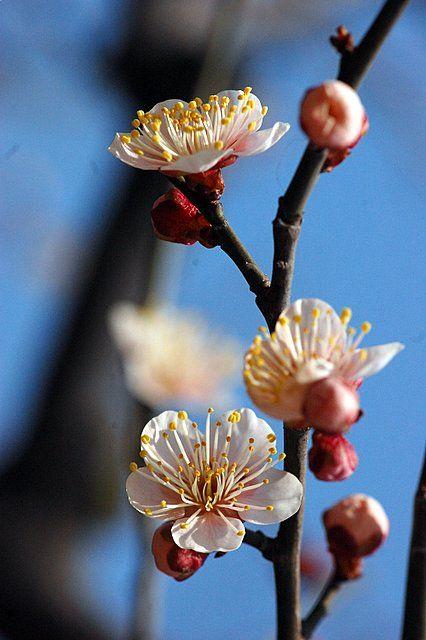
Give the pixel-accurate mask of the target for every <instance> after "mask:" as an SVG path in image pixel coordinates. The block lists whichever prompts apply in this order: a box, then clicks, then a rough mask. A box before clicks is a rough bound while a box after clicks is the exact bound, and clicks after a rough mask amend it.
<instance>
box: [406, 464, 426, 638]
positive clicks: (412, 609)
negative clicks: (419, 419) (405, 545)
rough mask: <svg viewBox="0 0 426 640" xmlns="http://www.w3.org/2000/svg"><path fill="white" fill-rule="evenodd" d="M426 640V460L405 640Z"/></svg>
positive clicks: (417, 510) (415, 523)
mask: <svg viewBox="0 0 426 640" xmlns="http://www.w3.org/2000/svg"><path fill="white" fill-rule="evenodd" d="M421 638H426V456H425V459H424V462H423V470H422V473H421V476H420V481H419V486H418V488H417V492H416V496H415V499H414V518H413V531H412V534H411V544H410V559H409V565H408V576H407V587H406V592H405V613H404V627H403V632H402V640H421Z"/></svg>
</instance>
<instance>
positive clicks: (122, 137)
mask: <svg viewBox="0 0 426 640" xmlns="http://www.w3.org/2000/svg"><path fill="white" fill-rule="evenodd" d="M130 141H131V137H130V136H121V142H124V143H125V144H129V142H130Z"/></svg>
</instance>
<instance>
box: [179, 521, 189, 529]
mask: <svg viewBox="0 0 426 640" xmlns="http://www.w3.org/2000/svg"><path fill="white" fill-rule="evenodd" d="M179 526H180V528H181V529H188V527H189V524H188V523H187V522H181V523H180V525H179Z"/></svg>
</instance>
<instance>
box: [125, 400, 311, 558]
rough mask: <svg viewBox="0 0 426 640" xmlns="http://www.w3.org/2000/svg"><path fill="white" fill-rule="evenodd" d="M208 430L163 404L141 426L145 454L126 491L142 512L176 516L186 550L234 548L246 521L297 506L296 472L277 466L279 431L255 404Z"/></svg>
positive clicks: (280, 515)
mask: <svg viewBox="0 0 426 640" xmlns="http://www.w3.org/2000/svg"><path fill="white" fill-rule="evenodd" d="M212 412H213V409H209V410H208V414H207V420H206V428H205V433H202V432H201V431H200V429H199V428H198V425H197V424H196V423H195V422H192V421H191V420H190V418H188V414H187V413H186V412H185V411H179V412H176V411H165V412H164V413H162V414H161V415H159V416H157V417H156V418H153V419H152V420H151V421H150V422H148V424H147V425H146V426H145V428H144V429H143V431H142V435H141V453H140V455H141V457H142V458H143V460H144V461H145V464H146V466H145V467H142V468H137V465H136V463H132V465H131V469H133V471H132V473H131V474H130V476H129V478H128V480H127V485H126V490H127V494H128V497H129V501H130V504H131V505H132V506H133V507H134V508H135V509H137V510H138V511H140V512H141V513H143V514H145V515H147V516H150V517H152V518H158V519H160V520H168V521H173V522H174V524H173V526H172V529H171V533H172V536H173V539H174V541H175V543H176V544H177V545H178V546H179V547H182V548H183V549H193V550H194V551H199V552H201V553H210V552H212V551H232V550H234V549H237V548H238V547H239V546H240V545H241V542H242V540H243V537H244V534H245V529H244V524H243V521H246V522H252V523H255V524H271V523H274V522H281V521H282V520H286V518H289V517H290V516H292V515H293V514H294V513H296V512H297V511H298V509H299V507H300V504H301V501H302V496H303V487H302V485H301V483H300V482H299V480H298V479H297V478H296V476H294V475H292V474H291V473H287V472H286V471H281V470H278V469H275V468H274V467H275V465H276V464H277V463H278V462H279V461H281V460H283V459H284V457H285V456H284V454H280V455H277V450H276V448H275V440H276V437H275V434H274V433H273V431H272V430H271V428H270V427H269V425H268V424H267V423H266V422H265V421H264V420H261V419H260V418H258V417H257V416H256V414H255V413H254V412H253V411H252V410H251V409H241V410H240V411H235V410H234V411H227V412H226V413H224V414H223V415H222V416H221V417H220V419H219V420H216V421H213V420H212Z"/></svg>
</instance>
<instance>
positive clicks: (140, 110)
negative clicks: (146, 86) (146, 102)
mask: <svg viewBox="0 0 426 640" xmlns="http://www.w3.org/2000/svg"><path fill="white" fill-rule="evenodd" d="M136 115H137V116H138V118H139V120H142V119H143V117H144V115H145V111H142V109H139V111H136Z"/></svg>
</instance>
